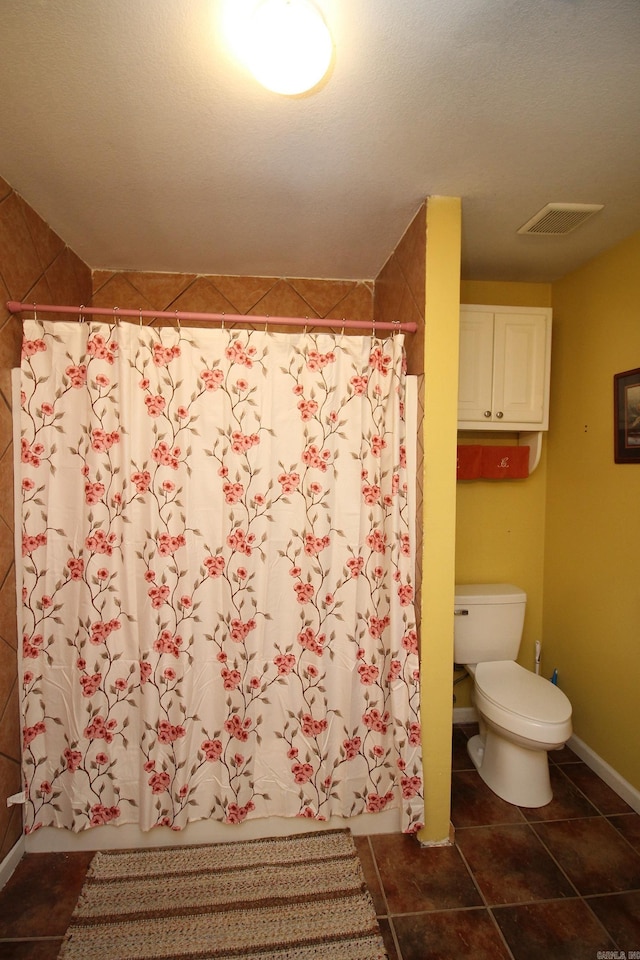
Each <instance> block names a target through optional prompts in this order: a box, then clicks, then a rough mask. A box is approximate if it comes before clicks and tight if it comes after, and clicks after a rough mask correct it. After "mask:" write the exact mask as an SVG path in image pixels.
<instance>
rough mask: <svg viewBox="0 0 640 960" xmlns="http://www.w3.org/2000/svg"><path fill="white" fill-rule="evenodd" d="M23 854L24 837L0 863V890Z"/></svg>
mask: <svg viewBox="0 0 640 960" xmlns="http://www.w3.org/2000/svg"><path fill="white" fill-rule="evenodd" d="M24 852H25V844H24V837H20V838H19V839H18V840H17V841H16V842H15V843H14V845H13V846H12V848H11V850H9V853H8V854H7V855H6V857H5V858H4V860H3V861H2V863H0V890H2V888H3V887H4V885H5V883H6V882H7V880H8V879H9V877H10V876H11V874H12V873H13V871H14V870H15V868H16V867H17V866H18V864H19V863H20V861H21V860H22V855H23V854H24Z"/></svg>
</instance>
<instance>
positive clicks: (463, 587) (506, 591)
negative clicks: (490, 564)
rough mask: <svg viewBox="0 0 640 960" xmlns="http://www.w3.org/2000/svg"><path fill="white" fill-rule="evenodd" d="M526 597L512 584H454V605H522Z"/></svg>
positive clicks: (519, 588)
mask: <svg viewBox="0 0 640 960" xmlns="http://www.w3.org/2000/svg"><path fill="white" fill-rule="evenodd" d="M526 599H527V595H526V593H525V592H524V590H522V589H521V587H516V586H515V584H513V583H456V593H455V602H456V603H467V604H469V603H523V602H524V601H525V600H526Z"/></svg>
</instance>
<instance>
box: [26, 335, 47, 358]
mask: <svg viewBox="0 0 640 960" xmlns="http://www.w3.org/2000/svg"><path fill="white" fill-rule="evenodd" d="M46 349H47V345H46V343H45V342H44V340H42V339H41V338H38V339H37V340H27V339H26V338H25V339H23V341H22V359H23V360H24V358H25V357H33V356H35V355H36V353H39V352H40V351H45V350H46Z"/></svg>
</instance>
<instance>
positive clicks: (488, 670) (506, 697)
mask: <svg viewBox="0 0 640 960" xmlns="http://www.w3.org/2000/svg"><path fill="white" fill-rule="evenodd" d="M467 670H468V672H469V673H470V674H471V675H472V676H473V678H474V691H473V699H474V703H475V707H476V709H477V711H478V715H479V719H480V734H479V735H477V736H475V737H472V738H471V739H470V741H469V745H468V750H469V756H470V757H471V759H472V761H473V764H474V766H475V767H476V768H477V770H478V772H479V774H480V776H481V777H482V779H483V780H484V782H485V783H486V784H487V786H488V787H490V789H491V790H493V792H494V793H495V794H497V795H498V796H499V797H501V798H502V799H503V800H506V801H508V802H509V803H513V804H516V805H518V806H523V807H541V806H544V805H545V804H547V803H549V802H550V800H551V799H552V797H553V793H552V790H551V783H550V779H549V764H548V758H547V752H548V751H549V750H557V749H560V748H561V747H563V746H564V744H565V743H566V742H567V740H568V739H569V737H570V736H571V732H572V727H571V703H570V701H569V699H568V698H567V697H566V696H565V694H564V693H563V692H562V691H561V690H560V689H559V688H558V687H556V686H555V685H554V684H552V683H549V681H548V680H546V679H543V678H542V677H540V676H537V675H536V674H534V673H531V672H530V671H529V670H526V669H525V668H524V667H521V666H520V665H519V664H518V663H515V662H514V661H512V660H497V661H496V660H494V661H488V662H485V663H478V664H468V665H467Z"/></svg>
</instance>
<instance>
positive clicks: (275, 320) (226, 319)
mask: <svg viewBox="0 0 640 960" xmlns="http://www.w3.org/2000/svg"><path fill="white" fill-rule="evenodd" d="M7 309H8V310H9V311H10V313H23V312H24V311H25V310H32V311H34V313H38V312H40V313H77V314H79V317H78V319H79V320H82V318H83V317H85V316H103V317H112V318H114V319H115V320H117V319H118V317H136V318H138V319H140V320H142V318H143V317H151V318H154V319H156V318H158V317H167V318H169V319H172V320H176V321H182V320H187V321H188V320H217V321H219V322H220V323H222V324H225V323H251V324H254V323H255V324H265V325H268V324H270V323H272V324H277V325H279V326H287V327H342V328H347V329H349V330H353V329H356V330H372V331H373V332H374V334H375V333H376V331H377V330H394V331H395V332H396V333H398V332H399V331H402V332H403V333H415V332H416V330H417V329H418V325H417V323H413V322H411V323H401V322H400V321H399V320H398V321H392V322H390V321H387V320H384V321H381V322H380V323H375V322H373V321H370V320H347V319H346V318H344V317H343V318H342V319H340V320H331V319H330V318H328V317H324V318H316V319H314V320H310V319H309V318H308V317H307V318H306V319H305V318H303V317H269V316H266V317H252V316H248V315H247V314H242V313H189V312H187V311H183V310H175V311H173V312H172V311H170V310H121V309H120V307H112V308H111V309H109V308H107V307H85V306H84V305H82V306H79V307H77V306H76V307H73V306H62V307H61V306H56V305H54V304H51V303H20V302H19V301H18V300H8V301H7Z"/></svg>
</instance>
